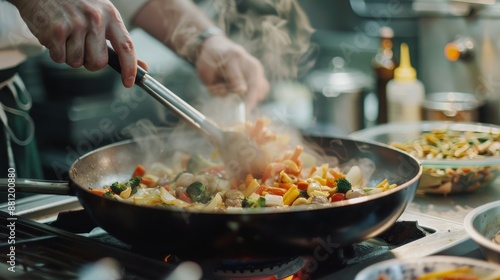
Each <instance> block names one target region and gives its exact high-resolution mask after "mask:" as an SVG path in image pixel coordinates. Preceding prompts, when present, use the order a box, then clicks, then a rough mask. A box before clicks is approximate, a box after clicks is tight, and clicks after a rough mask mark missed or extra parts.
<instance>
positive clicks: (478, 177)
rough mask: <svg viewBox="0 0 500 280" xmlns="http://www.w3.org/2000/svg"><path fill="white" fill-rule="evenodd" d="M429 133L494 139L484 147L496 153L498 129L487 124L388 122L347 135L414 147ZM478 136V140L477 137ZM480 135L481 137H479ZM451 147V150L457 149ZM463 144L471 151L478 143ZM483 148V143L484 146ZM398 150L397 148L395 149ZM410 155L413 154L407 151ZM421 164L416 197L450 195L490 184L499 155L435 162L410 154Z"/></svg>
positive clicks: (498, 169) (499, 167)
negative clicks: (439, 132)
mask: <svg viewBox="0 0 500 280" xmlns="http://www.w3.org/2000/svg"><path fill="white" fill-rule="evenodd" d="M433 130H441V132H444V131H446V132H447V133H448V132H449V133H455V134H456V133H458V134H460V135H462V136H463V135H466V133H469V134H471V135H473V136H470V135H469V136H468V137H469V138H468V139H467V140H472V138H473V137H474V138H476V139H475V140H474V141H476V140H478V139H479V140H478V141H479V142H480V141H482V139H486V138H487V137H492V136H494V137H495V140H493V139H492V143H491V145H490V146H489V147H488V148H491V149H493V150H495V151H496V153H497V154H498V153H499V152H500V142H499V140H500V139H498V137H500V127H499V126H495V125H491V124H481V123H465V122H439V121H423V122H418V123H391V124H384V125H379V126H375V127H372V128H367V129H364V130H360V131H357V132H354V133H352V134H351V135H350V136H351V137H352V138H355V139H363V140H366V141H375V142H381V143H385V144H394V142H397V143H405V144H406V145H408V146H412V145H414V142H415V140H417V139H422V137H423V135H424V134H426V133H427V134H428V133H429V132H431V131H433ZM480 136H481V137H480ZM483 136H484V137H483ZM462 142H463V143H460V144H457V145H462V146H460V148H458V147H457V146H454V147H453V148H454V149H455V148H456V149H457V150H458V149H461V148H462V147H464V145H465V143H466V142H465V141H462ZM479 142H478V143H472V142H470V141H469V142H467V143H468V144H469V145H470V146H472V147H473V148H474V147H476V146H478V145H481V143H479ZM484 145H486V144H484ZM398 148H400V147H398ZM409 153H413V154H414V152H409ZM414 155H415V156H416V157H417V158H418V159H419V161H420V162H421V163H422V167H423V174H422V178H421V180H420V183H419V187H418V189H417V194H424V193H426V194H430V193H435V194H445V195H447V194H452V193H466V192H472V191H475V190H477V189H479V188H481V187H484V186H488V185H489V183H490V182H491V181H493V180H494V179H495V178H497V177H498V175H499V174H500V156H498V155H495V156H484V155H483V156H479V155H474V154H469V155H468V156H467V157H462V158H453V157H451V158H447V159H437V158H430V157H429V156H428V155H424V154H420V155H419V154H418V153H417V154H414Z"/></svg>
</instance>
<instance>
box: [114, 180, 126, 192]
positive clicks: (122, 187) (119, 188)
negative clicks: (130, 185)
mask: <svg viewBox="0 0 500 280" xmlns="http://www.w3.org/2000/svg"><path fill="white" fill-rule="evenodd" d="M110 187H111V190H112V191H113V192H114V193H116V194H120V193H121V192H122V191H124V190H126V189H127V186H126V185H125V184H122V183H118V182H114V183H113V184H111V186H110Z"/></svg>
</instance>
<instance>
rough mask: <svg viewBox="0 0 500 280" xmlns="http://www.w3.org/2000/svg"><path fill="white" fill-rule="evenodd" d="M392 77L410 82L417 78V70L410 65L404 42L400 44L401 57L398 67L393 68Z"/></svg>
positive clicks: (408, 52) (407, 50) (408, 53)
mask: <svg viewBox="0 0 500 280" xmlns="http://www.w3.org/2000/svg"><path fill="white" fill-rule="evenodd" d="M394 79H395V80H398V81H405V82H411V81H414V80H416V79H417V71H416V70H415V68H413V67H411V62H410V51H409V49H408V45H407V44H406V43H402V44H401V59H400V63H399V67H397V68H396V69H394Z"/></svg>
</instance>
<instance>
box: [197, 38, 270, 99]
mask: <svg viewBox="0 0 500 280" xmlns="http://www.w3.org/2000/svg"><path fill="white" fill-rule="evenodd" d="M196 70H197V71H198V75H199V77H200V79H201V80H202V81H203V83H204V84H205V85H206V86H207V87H208V89H209V91H210V93H211V94H212V95H215V96H224V95H226V94H228V93H238V94H242V95H243V94H244V95H245V100H246V105H247V107H248V108H253V107H255V105H256V104H257V103H258V102H259V101H261V100H263V99H264V98H265V97H266V96H267V94H268V92H269V82H268V81H267V79H266V77H265V74H264V68H263V66H262V64H261V63H260V62H259V61H258V60H257V59H256V58H255V57H253V56H251V55H250V54H249V53H248V52H247V51H246V50H245V49H244V48H243V47H241V46H239V45H237V44H236V43H234V42H233V41H231V40H229V39H228V38H227V37H225V36H220V35H216V36H212V37H210V38H208V39H206V40H205V41H204V42H203V44H202V45H201V48H200V51H199V54H198V57H197V59H196Z"/></svg>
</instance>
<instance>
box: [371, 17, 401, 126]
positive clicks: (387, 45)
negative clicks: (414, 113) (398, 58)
mask: <svg viewBox="0 0 500 280" xmlns="http://www.w3.org/2000/svg"><path fill="white" fill-rule="evenodd" d="M393 37H394V32H393V30H392V28H390V27H388V26H383V27H382V28H380V47H379V50H378V52H377V54H376V55H375V57H374V58H373V59H372V68H373V70H374V72H375V76H376V94H377V99H378V114H377V124H383V123H386V122H387V94H386V88H387V83H388V82H389V81H390V80H391V79H392V78H393V77H394V69H395V68H396V62H395V61H394V59H393V51H392V45H393V44H392V38H393Z"/></svg>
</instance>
